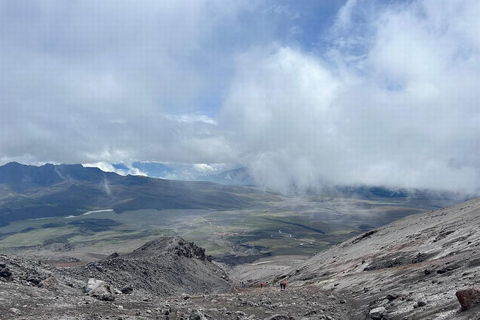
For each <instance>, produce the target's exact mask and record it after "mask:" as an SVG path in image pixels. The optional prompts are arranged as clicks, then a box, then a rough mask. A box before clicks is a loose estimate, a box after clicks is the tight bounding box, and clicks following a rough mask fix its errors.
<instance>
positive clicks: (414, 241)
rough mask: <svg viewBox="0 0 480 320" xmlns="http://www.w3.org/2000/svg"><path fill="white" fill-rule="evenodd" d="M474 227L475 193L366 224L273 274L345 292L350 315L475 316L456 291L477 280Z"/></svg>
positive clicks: (479, 245)
mask: <svg viewBox="0 0 480 320" xmlns="http://www.w3.org/2000/svg"><path fill="white" fill-rule="evenodd" d="M479 229H480V199H474V200H470V201H467V202H464V203H461V204H458V205H455V206H452V207H449V208H444V209H439V210H435V211H431V212H427V213H422V214H418V215H413V216H408V217H406V218H404V219H401V220H398V221H395V222H393V223H391V224H389V225H386V226H383V227H381V228H378V229H375V230H371V231H369V232H367V233H365V234H363V235H360V236H358V237H356V238H353V239H351V240H348V241H346V242H343V243H342V244H339V245H337V246H335V247H332V248H331V249H329V250H327V251H325V252H322V253H319V254H317V255H316V256H314V257H313V258H311V259H309V260H307V261H305V262H304V263H303V264H301V265H299V266H297V267H296V268H295V269H293V270H290V271H289V272H285V273H284V274H282V275H279V276H277V277H276V278H275V279H274V281H275V282H276V283H278V282H279V281H280V280H281V279H283V278H286V279H288V280H287V281H288V282H289V283H290V285H294V286H300V287H303V286H312V285H313V286H317V287H319V288H321V289H322V291H325V292H331V293H335V294H336V295H339V296H343V297H344V298H345V299H346V301H345V303H346V304H348V305H350V306H352V312H351V313H350V314H349V319H437V320H440V319H480V309H479V308H473V309H472V310H469V311H466V312H460V311H459V309H460V308H459V304H458V302H457V299H456V297H455V293H456V291H457V290H459V289H463V288H468V287H478V286H479V285H480V233H479V232H478V230H479ZM374 309H376V310H375V311H373V314H374V316H371V315H370V313H371V312H372V310H374ZM377 311H378V312H380V313H381V314H382V315H381V316H380V315H378V312H377Z"/></svg>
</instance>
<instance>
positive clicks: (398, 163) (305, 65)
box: [219, 1, 480, 193]
mask: <svg viewBox="0 0 480 320" xmlns="http://www.w3.org/2000/svg"><path fill="white" fill-rule="evenodd" d="M364 4H365V3H364V1H351V2H349V3H347V4H346V6H345V7H344V8H343V9H342V10H341V11H340V14H339V16H338V21H337V23H336V24H335V25H334V27H333V28H332V30H331V32H332V36H333V37H334V38H335V39H336V40H339V39H340V40H342V39H343V40H342V41H340V42H338V41H332V43H331V47H330V50H329V52H328V54H326V55H324V56H318V55H317V56H315V55H312V54H309V53H306V52H305V51H304V50H302V49H301V48H297V47H292V46H277V47H270V48H267V49H265V48H263V50H258V49H256V50H253V51H251V52H250V53H248V54H243V55H240V56H239V58H238V59H237V69H236V70H237V73H236V77H235V78H234V80H233V81H232V85H231V87H230V92H229V94H228V96H227V98H226V100H225V108H224V110H223V115H222V117H223V118H222V121H221V122H219V123H220V125H224V126H225V128H230V129H231V131H232V137H233V141H234V142H233V144H235V145H239V146H240V147H241V149H240V150H241V152H240V154H242V155H243V156H244V159H245V161H246V162H247V163H249V166H250V167H251V169H252V172H253V174H254V177H255V178H256V181H257V182H260V183H263V184H264V185H265V186H267V187H272V188H280V189H283V190H287V189H289V188H291V187H292V186H296V187H299V188H310V187H317V186H320V185H321V184H322V183H335V184H368V185H383V186H388V187H406V188H433V189H446V190H455V191H460V192H473V193H477V192H478V191H479V187H480V184H479V182H478V181H479V179H478V173H479V170H478V169H479V160H480V159H479V157H478V156H479V153H478V151H477V150H478V147H479V143H480V138H479V137H480V126H478V124H479V121H480V109H478V107H477V102H478V101H479V98H480V96H479V95H480V93H479V92H478V90H477V89H475V86H476V83H478V82H479V81H480V72H479V71H480V69H479V67H480V64H479V62H480V60H479V58H480V55H479V53H480V50H479V49H480V47H479V42H478V41H477V40H475V39H473V37H474V35H473V33H472V29H473V30H475V27H476V26H477V22H476V21H477V20H475V19H474V18H473V17H480V10H479V9H480V6H479V5H478V4H477V3H476V2H462V3H460V2H455V1H453V2H452V1H444V2H443V5H442V6H440V5H438V4H437V2H432V1H415V2H411V3H408V4H405V3H393V4H391V5H381V6H380V5H378V4H377V6H375V7H374V8H373V9H374V10H364V9H363V7H362V6H363V5H364ZM440 8H442V9H440ZM372 12H373V14H372ZM362 14H363V16H361V15H362ZM476 30H478V28H477V29H476ZM367 31H368V32H367ZM372 31H373V32H372Z"/></svg>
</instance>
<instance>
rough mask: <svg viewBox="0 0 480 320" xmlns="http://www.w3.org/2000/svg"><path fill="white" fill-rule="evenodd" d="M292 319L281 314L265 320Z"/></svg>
mask: <svg viewBox="0 0 480 320" xmlns="http://www.w3.org/2000/svg"><path fill="white" fill-rule="evenodd" d="M289 319H290V317H288V316H284V315H280V314H274V315H273V316H270V317H267V318H265V319H263V320H289Z"/></svg>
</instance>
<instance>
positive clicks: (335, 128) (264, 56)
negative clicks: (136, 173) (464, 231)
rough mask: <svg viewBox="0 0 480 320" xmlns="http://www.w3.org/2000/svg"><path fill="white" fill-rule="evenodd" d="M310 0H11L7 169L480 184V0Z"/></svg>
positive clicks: (5, 23)
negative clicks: (341, 1)
mask: <svg viewBox="0 0 480 320" xmlns="http://www.w3.org/2000/svg"><path fill="white" fill-rule="evenodd" d="M305 3H306V2H303V4H300V3H297V4H295V3H293V2H280V3H278V4H276V5H275V6H269V5H267V4H262V2H243V1H233V0H222V1H220V0H214V1H207V0H201V1H195V2H191V1H162V2H151V1H146V0H145V1H137V2H135V5H131V4H128V3H117V2H113V1H102V2H101V3H99V2H93V1H82V2H75V3H74V4H70V3H69V4H65V3H63V2H61V1H28V2H26V1H22V0H17V1H4V2H2V3H1V4H0V67H1V68H2V73H1V75H0V101H1V104H2V117H0V161H1V162H2V163H4V162H7V161H11V160H16V161H22V160H23V162H28V163H35V162H37V163H38V162H40V163H42V162H55V163H59V162H66V163H97V162H104V163H119V162H125V163H127V162H129V161H157V162H175V163H190V164H195V163H197V164H202V163H240V162H243V163H245V164H247V165H249V167H250V169H251V171H252V172H253V174H254V178H255V179H256V181H257V182H258V183H260V184H263V185H265V186H268V187H272V188H277V189H282V190H288V189H289V188H290V187H291V186H292V185H295V186H297V187H300V188H307V187H315V186H317V185H318V183H319V181H320V183H347V184H352V183H365V184H375V185H386V186H393V187H425V188H438V189H451V190H465V191H469V192H478V191H479V190H480V189H479V187H480V183H479V182H478V181H480V179H478V168H479V163H480V151H478V150H480V138H479V137H480V109H479V108H478V101H480V92H479V90H478V88H477V87H478V83H479V82H480V38H479V37H478V34H479V31H480V4H479V3H478V1H474V0H465V1H454V0H440V1H434V0H418V1H408V2H403V1H398V2H396V1H389V2H383V1H366V0H351V1H348V2H347V3H346V4H345V6H344V7H343V8H342V9H341V10H340V11H339V12H338V14H337V16H336V17H335V18H334V17H328V16H325V17H326V20H327V21H331V28H330V30H329V31H328V32H327V31H325V30H318V32H317V31H316V30H312V27H314V26H315V25H319V23H318V21H317V22H316V23H317V24H315V23H313V22H312V21H313V20H315V18H316V15H315V14H316V12H313V13H312V12H310V11H305V10H310V9H311V8H315V10H318V12H320V11H321V10H322V8H323V7H315V6H312V5H311V4H308V5H306V7H305V8H307V9H305V10H304V11H301V8H303V7H302V5H305ZM332 7H334V6H333V5H332ZM335 10H336V9H335ZM299 17H301V18H299ZM309 17H310V18H309ZM312 17H313V18H312ZM322 17H323V16H322ZM308 19H311V20H310V22H309V23H306V22H305V21H306V20H308ZM322 25H325V24H322ZM316 32H317V33H316ZM318 39H322V40H321V43H320V45H321V46H323V47H322V48H320V49H319V50H318V51H316V49H315V48H317V47H318V46H317V47H316V46H314V45H311V43H315V42H318V41H319V40H318ZM302 41H303V42H302ZM102 166H103V165H102ZM212 168H213V169H215V167H212ZM106 169H108V170H111V168H108V167H106ZM199 169H201V170H207V169H208V168H207V167H202V166H200V167H199ZM129 170H130V169H129ZM190 173H191V172H187V173H182V172H177V173H175V174H176V175H177V176H181V175H182V174H184V175H189V174H190ZM197 173H198V172H197ZM140 174H141V173H140Z"/></svg>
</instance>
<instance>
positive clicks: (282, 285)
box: [280, 279, 287, 291]
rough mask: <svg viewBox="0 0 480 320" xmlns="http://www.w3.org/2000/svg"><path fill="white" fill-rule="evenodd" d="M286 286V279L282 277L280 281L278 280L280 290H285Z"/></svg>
mask: <svg viewBox="0 0 480 320" xmlns="http://www.w3.org/2000/svg"><path fill="white" fill-rule="evenodd" d="M286 288H287V281H286V280H285V279H283V281H282V282H280V290H282V291H283V290H285V289H286Z"/></svg>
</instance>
